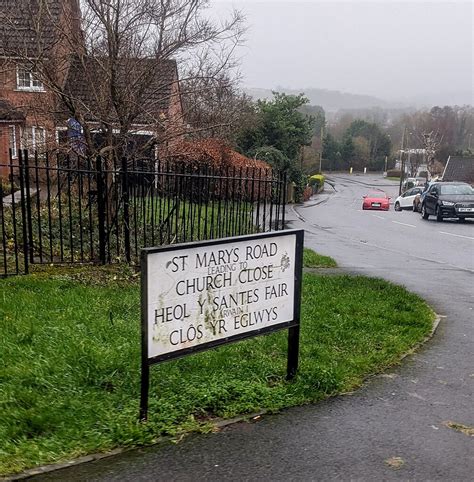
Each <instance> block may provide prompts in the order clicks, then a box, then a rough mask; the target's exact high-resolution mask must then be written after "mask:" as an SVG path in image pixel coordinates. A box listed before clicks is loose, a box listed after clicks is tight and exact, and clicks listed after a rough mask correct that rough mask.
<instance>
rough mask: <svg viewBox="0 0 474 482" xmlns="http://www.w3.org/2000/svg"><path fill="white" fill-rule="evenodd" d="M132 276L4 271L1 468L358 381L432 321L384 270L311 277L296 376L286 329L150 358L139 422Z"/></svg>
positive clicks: (167, 431)
mask: <svg viewBox="0 0 474 482" xmlns="http://www.w3.org/2000/svg"><path fill="white" fill-rule="evenodd" d="M135 279H136V278H135V277H134V275H133V274H132V273H129V272H113V271H112V272H111V271H109V270H100V269H94V270H92V269H91V268H88V269H87V270H86V269H84V270H73V269H69V270H62V271H59V272H58V271H52V272H50V273H47V274H35V275H31V276H24V277H18V278H10V279H7V280H3V281H1V282H0V299H1V300H2V302H1V304H0V330H1V333H2V337H3V339H2V350H1V351H0V367H1V368H0V474H8V473H14V472H19V471H21V470H24V469H26V468H29V467H33V466H35V465H40V464H45V463H51V462H55V461H59V460H64V459H70V458H73V457H77V456H80V455H84V454H87V453H94V452H98V451H105V450H108V449H111V448H113V447H117V446H134V445H140V444H149V443H153V442H154V441H156V439H157V438H158V437H159V436H160V435H171V436H176V437H179V436H181V435H182V434H184V433H187V432H190V431H197V430H201V431H202V430H209V429H210V424H209V423H206V422H208V421H209V420H210V419H212V418H214V417H232V416H235V415H236V414H245V413H251V412H254V411H257V410H262V409H266V410H269V411H277V410H280V409H282V408H284V407H289V406H293V405H300V404H305V403H310V402H314V401H317V400H320V399H322V398H325V397H327V396H330V395H334V394H337V393H341V392H345V391H348V390H353V389H354V388H356V387H357V386H359V385H360V384H361V383H362V381H363V380H364V378H366V377H367V376H368V375H370V374H373V373H376V372H380V371H381V370H383V369H385V368H386V367H388V366H390V365H392V364H394V363H396V362H397V361H398V360H399V359H400V356H401V355H402V354H403V353H405V352H406V351H408V350H409V349H410V347H412V346H413V345H414V344H416V343H417V342H419V341H420V340H422V339H423V338H424V337H425V336H426V335H427V334H428V333H429V331H430V329H431V326H432V321H433V318H434V316H433V313H432V311H431V310H430V308H429V307H428V306H427V305H426V303H425V302H424V301H423V300H421V299H420V298H419V297H417V296H416V295H414V294H411V293H408V292H407V291H406V290H405V289H403V288H401V287H399V286H395V285H392V284H390V283H388V282H385V281H383V280H380V279H371V278H365V277H349V276H330V277H323V276H318V275H313V274H305V276H304V286H303V306H302V332H301V358H300V369H299V374H298V376H297V378H296V379H295V380H294V381H293V382H291V383H290V382H286V381H285V367H286V347H287V336H286V333H284V332H278V333H274V334H271V335H269V336H264V337H258V338H255V339H252V340H247V341H244V342H240V343H237V344H234V345H228V346H225V347H222V348H219V349H216V350H212V351H208V352H203V353H200V354H197V355H194V356H189V357H187V358H184V359H181V360H175V361H172V362H168V363H163V364H161V365H157V366H154V367H153V368H152V370H151V390H150V417H149V422H148V423H147V424H140V423H138V422H137V413H138V399H139V380H140V376H139V362H140V329H139V323H140V322H139V312H140V309H139V306H140V305H139V285H138V282H137V281H134V280H135Z"/></svg>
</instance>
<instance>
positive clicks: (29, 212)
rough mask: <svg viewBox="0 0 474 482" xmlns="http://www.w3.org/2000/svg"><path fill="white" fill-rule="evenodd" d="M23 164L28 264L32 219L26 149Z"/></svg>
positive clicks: (28, 165)
mask: <svg viewBox="0 0 474 482" xmlns="http://www.w3.org/2000/svg"><path fill="white" fill-rule="evenodd" d="M23 160H24V166H25V195H26V217H27V222H28V249H29V255H30V264H33V262H34V259H33V220H32V216H31V192H30V160H29V157H28V151H25V156H24V158H23Z"/></svg>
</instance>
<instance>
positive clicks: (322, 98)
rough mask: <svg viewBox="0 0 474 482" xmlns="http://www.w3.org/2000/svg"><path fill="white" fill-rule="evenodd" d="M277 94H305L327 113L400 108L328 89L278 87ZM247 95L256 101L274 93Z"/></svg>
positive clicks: (261, 91) (253, 90) (259, 91)
mask: <svg viewBox="0 0 474 482" xmlns="http://www.w3.org/2000/svg"><path fill="white" fill-rule="evenodd" d="M274 90H276V91H277V92H284V93H285V94H300V93H304V94H305V95H306V97H308V99H309V101H310V104H311V105H320V106H321V107H322V108H323V109H324V110H325V111H326V112H337V111H339V110H352V109H370V108H373V107H382V108H394V107H399V105H397V104H395V103H391V102H388V101H386V100H382V99H378V98H377V97H372V96H370V95H358V94H348V93H346V92H339V91H337V90H328V89H315V88H306V89H297V90H296V89H285V88H282V87H278V88H276V89H274ZM244 91H245V93H247V94H248V95H250V96H251V97H253V98H254V99H270V98H271V97H272V91H271V90H270V89H258V88H247V89H244Z"/></svg>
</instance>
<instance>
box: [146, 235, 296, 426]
mask: <svg viewBox="0 0 474 482" xmlns="http://www.w3.org/2000/svg"><path fill="white" fill-rule="evenodd" d="M303 239H304V231H303V230H287V231H278V232H271V233H263V234H255V235H249V236H238V237H232V238H224V239H218V240H211V241H203V242H197V243H186V244H179V245H173V246H167V247H162V248H146V249H143V250H142V251H141V304H142V307H141V312H142V314H141V318H142V377H141V401H140V419H141V420H146V418H147V411H148V391H149V370H150V366H151V365H153V364H155V363H159V362H162V361H166V360H171V359H174V358H178V357H182V356H185V355H188V354H191V353H196V352H199V351H202V350H207V349H210V348H213V347H217V346H220V345H224V344H227V343H231V342H235V341H239V340H243V339H245V338H250V337H254V336H257V335H263V334H266V333H270V332H273V331H276V330H281V329H288V330H289V332H288V365H287V378H288V379H291V378H293V377H294V376H295V374H296V370H297V366H298V351H299V324H300V304H301V277H302V262H303Z"/></svg>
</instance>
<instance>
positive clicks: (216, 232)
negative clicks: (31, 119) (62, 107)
mask: <svg viewBox="0 0 474 482" xmlns="http://www.w3.org/2000/svg"><path fill="white" fill-rule="evenodd" d="M0 174H1V175H2V182H1V183H0V247H1V253H0V276H8V275H15V274H22V273H28V272H29V269H30V266H31V265H34V264H71V263H101V264H106V263H114V262H132V263H133V262H137V261H138V257H139V253H140V249H141V248H143V247H150V246H160V245H166V244H174V243H181V242H185V241H195V240H205V239H215V238H221V237H226V236H237V235H241V234H252V233H256V232H264V231H270V230H279V229H283V226H284V222H285V194H286V182H285V179H284V176H283V175H278V174H276V173H274V172H272V170H270V169H256V168H230V167H225V168H212V167H196V166H191V165H186V164H184V163H179V162H178V163H176V162H174V163H166V162H164V163H162V162H159V161H155V160H149V159H143V160H130V159H123V160H122V161H121V162H120V163H119V164H117V163H112V165H109V163H108V162H107V160H106V159H103V158H101V157H98V158H96V159H85V158H71V157H67V156H60V155H57V156H48V155H44V156H38V155H37V154H35V155H34V156H29V153H28V152H27V151H21V152H19V157H18V159H17V160H12V159H11V158H10V160H9V161H8V162H7V163H4V164H1V163H0Z"/></svg>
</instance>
